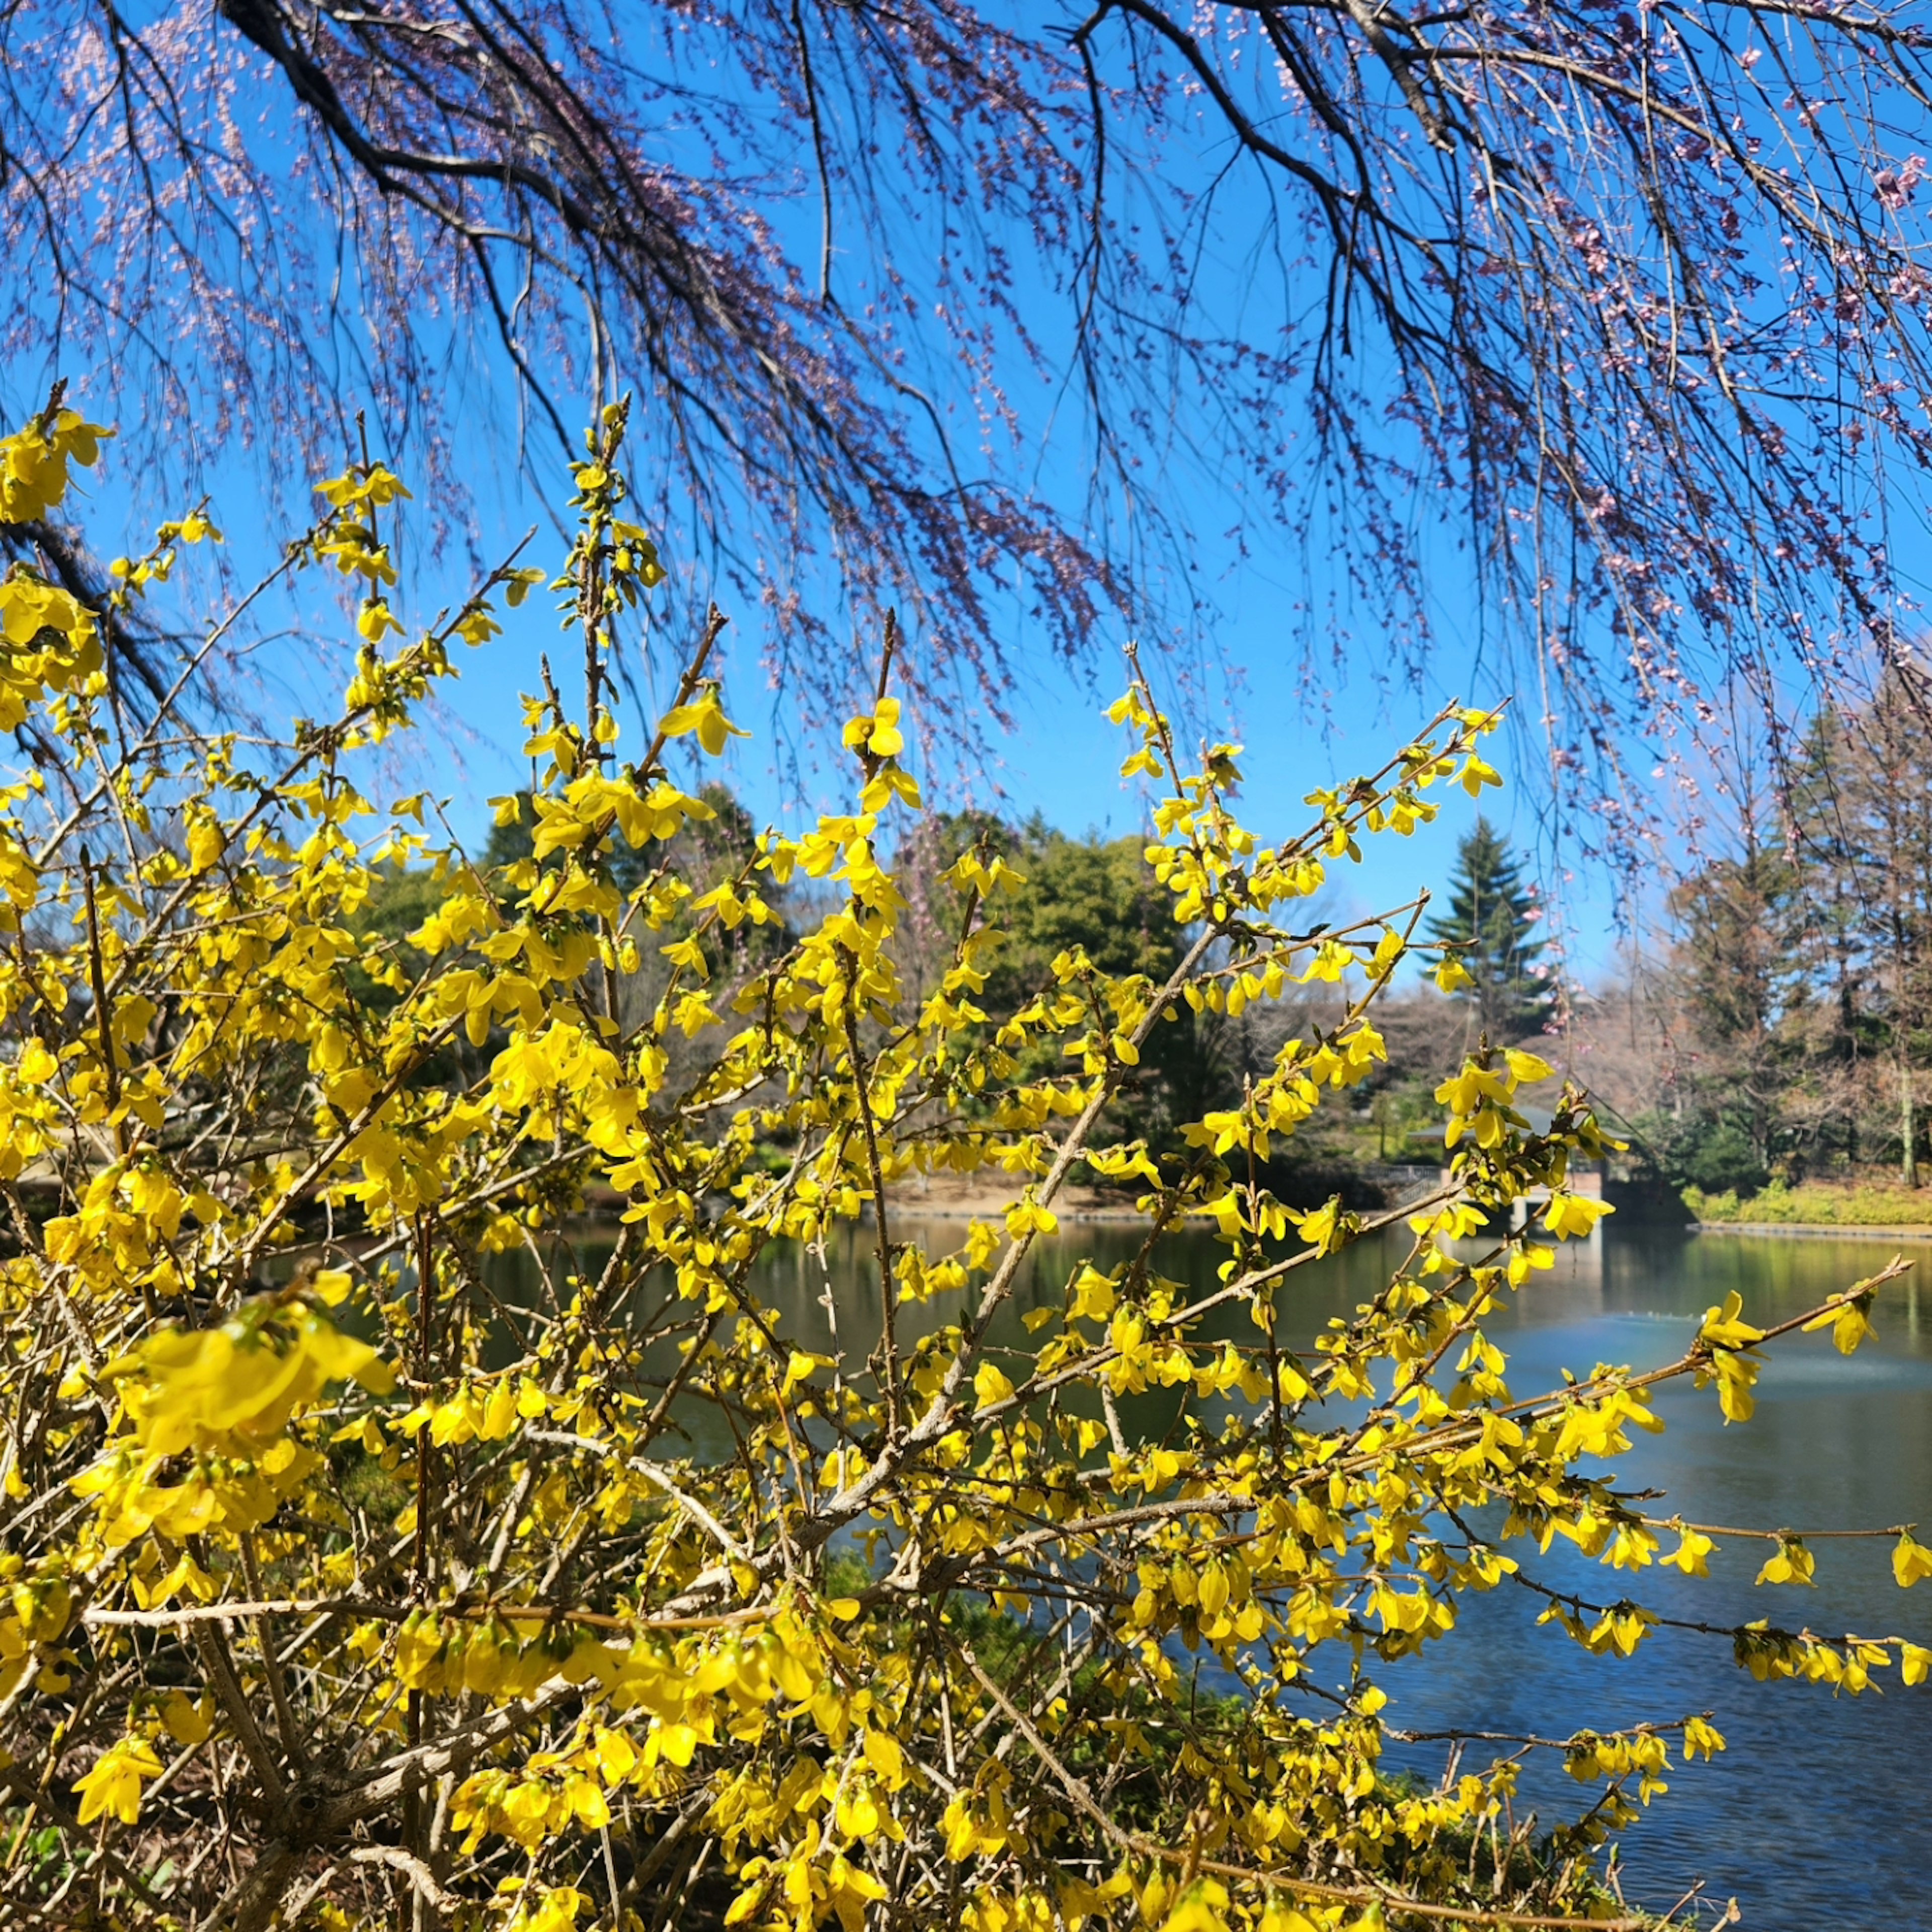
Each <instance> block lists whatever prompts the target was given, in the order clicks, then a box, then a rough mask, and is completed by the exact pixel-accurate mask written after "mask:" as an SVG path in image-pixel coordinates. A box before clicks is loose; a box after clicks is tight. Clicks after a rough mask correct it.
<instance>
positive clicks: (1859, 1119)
mask: <svg viewBox="0 0 1932 1932" xmlns="http://www.w3.org/2000/svg"><path fill="white" fill-rule="evenodd" d="M1928 697H1932V680H1928V679H1927V674H1926V673H1925V672H1924V670H1921V669H1919V668H1917V667H1914V666H1913V665H1912V664H1911V663H1909V661H1901V662H1899V663H1896V664H1894V665H1893V666H1892V667H1891V668H1890V669H1889V670H1888V672H1887V673H1886V674H1885V677H1884V678H1883V679H1882V681H1881V682H1880V683H1879V685H1878V687H1877V688H1876V690H1875V691H1874V692H1873V694H1871V695H1870V697H1869V698H1868V699H1867V700H1865V701H1864V702H1863V703H1859V704H1856V705H1844V706H1831V707H1828V708H1826V709H1823V710H1822V711H1821V712H1820V714H1819V715H1817V718H1815V719H1814V721H1813V722H1812V723H1811V726H1810V727H1809V728H1808V731H1807V732H1806V733H1805V736H1804V738H1803V740H1802V744H1801V745H1799V748H1797V750H1796V752H1795V754H1793V756H1791V757H1790V759H1789V760H1787V767H1788V775H1787V778H1785V781H1784V785H1783V787H1782V796H1780V795H1778V793H1777V792H1775V791H1768V792H1766V793H1753V792H1752V791H1751V790H1749V789H1748V788H1744V789H1740V790H1737V791H1736V792H1734V793H1733V805H1734V806H1735V818H1734V823H1733V825H1732V826H1731V827H1730V833H1729V836H1728V838H1727V840H1726V841H1724V846H1723V847H1722V848H1721V849H1719V850H1715V851H1714V852H1712V853H1711V854H1710V856H1708V857H1707V858H1706V859H1705V862H1703V864H1702V865H1700V867H1699V868H1697V870H1696V871H1694V872H1693V873H1692V874H1691V875H1690V876H1688V877H1686V878H1685V879H1684V880H1682V883H1679V885H1678V886H1676V888H1675V889H1673V891H1672V892H1671V893H1670V897H1669V901H1668V911H1669V913H1670V920H1671V929H1672V938H1671V942H1670V945H1669V947H1668V948H1667V950H1665V952H1664V954H1663V955H1662V956H1661V958H1655V959H1634V960H1633V962H1632V963H1631V971H1630V972H1629V973H1628V975H1627V976H1626V978H1625V982H1624V983H1622V984H1621V985H1619V986H1617V987H1616V988H1614V989H1611V991H1610V992H1609V994H1608V995H1607V997H1606V998H1605V999H1604V1001H1602V1002H1601V1003H1600V1004H1599V1005H1598V1008H1597V1010H1595V1013H1592V1015H1591V1016H1589V1019H1588V1020H1587V1021H1586V1024H1585V1031H1586V1033H1587V1034H1589V1036H1590V1037H1591V1038H1592V1040H1593V1041H1594V1042H1595V1043H1596V1045H1597V1047H1598V1058H1599V1060H1600V1061H1601V1064H1600V1065H1599V1066H1598V1067H1596V1068H1595V1069H1591V1068H1589V1067H1586V1069H1585V1072H1586V1075H1587V1076H1588V1077H1589V1078H1590V1079H1592V1082H1594V1083H1595V1084H1596V1085H1598V1086H1599V1087H1600V1088H1601V1089H1603V1090H1604V1091H1607V1092H1609V1093H1611V1094H1613V1096H1614V1097H1615V1098H1616V1100H1617V1102H1618V1103H1619V1105H1620V1106H1622V1108H1623V1109H1624V1110H1625V1113H1626V1115H1627V1117H1628V1118H1629V1120H1630V1121H1631V1126H1632V1127H1633V1128H1634V1130H1635V1131H1636V1133H1637V1136H1638V1139H1639V1143H1640V1151H1641V1152H1642V1154H1643V1156H1644V1157H1646V1159H1648V1160H1649V1161H1650V1162H1651V1163H1652V1164H1653V1165H1654V1166H1656V1167H1657V1168H1658V1170H1659V1171H1660V1172H1662V1173H1664V1175H1666V1176H1667V1178H1670V1179H1672V1180H1673V1181H1677V1182H1679V1183H1680V1184H1685V1183H1688V1184H1694V1185H1696V1186H1698V1187H1703V1188H1705V1189H1707V1190H1720V1189H1726V1188H1736V1189H1739V1190H1750V1189H1753V1188H1756V1187H1761V1186H1763V1184H1765V1183H1766V1181H1769V1180H1771V1179H1772V1178H1774V1177H1775V1178H1781V1179H1784V1180H1788V1181H1801V1180H1805V1179H1815V1178H1829V1177H1830V1176H1832V1175H1844V1174H1849V1173H1852V1172H1858V1171H1859V1170H1868V1169H1875V1168H1880V1167H1885V1168H1889V1169H1891V1170H1892V1171H1893V1172H1895V1173H1896V1174H1897V1176H1898V1178H1900V1180H1901V1181H1903V1183H1904V1184H1906V1186H1908V1187H1916V1186H1918V1184H1919V1181H1920V1179H1921V1175H1922V1174H1923V1172H1924V1166H1925V1162H1926V1160H1927V1119H1926V1106H1925V1095H1926V1093H1927V1084H1928V1083H1927V1076H1928V1070H1932V768H1928V763H1927V757H1926V753H1925V748H1924V745H1925V739H1924V715H1925V712H1924V706H1925V704H1926V703H1927V698H1928ZM1646 1042H1650V1043H1652V1044H1651V1045H1649V1046H1646V1045H1645V1044H1644V1043H1646Z"/></svg>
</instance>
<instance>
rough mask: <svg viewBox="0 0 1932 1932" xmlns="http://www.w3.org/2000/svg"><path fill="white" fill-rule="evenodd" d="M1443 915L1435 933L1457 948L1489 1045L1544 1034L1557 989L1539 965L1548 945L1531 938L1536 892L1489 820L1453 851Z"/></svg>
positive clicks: (1432, 922) (1473, 1009)
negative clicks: (1542, 1032)
mask: <svg viewBox="0 0 1932 1932" xmlns="http://www.w3.org/2000/svg"><path fill="white" fill-rule="evenodd" d="M1449 891H1450V897H1449V906H1448V911H1447V912H1446V913H1444V914H1442V916H1440V917H1439V918H1436V919H1432V920H1430V924H1429V932H1430V937H1431V938H1433V939H1436V940H1440V941H1445V942H1446V943H1447V944H1450V945H1451V946H1454V947H1456V948H1457V955H1458V956H1459V957H1460V959H1461V960H1462V962H1463V967H1464V969H1465V970H1466V971H1467V972H1468V974H1469V977H1470V979H1471V980H1472V981H1474V982H1475V984H1474V985H1473V986H1472V987H1471V988H1469V989H1468V990H1467V992H1466V994H1465V995H1464V998H1466V1000H1467V1001H1468V1002H1469V1006H1470V1008H1471V1016H1472V1019H1474V1020H1475V1022H1476V1024H1477V1025H1478V1026H1480V1027H1481V1029H1482V1030H1483V1031H1484V1032H1485V1033H1487V1034H1488V1035H1489V1036H1490V1038H1491V1040H1520V1039H1521V1038H1522V1037H1523V1036H1524V1035H1525V1034H1533V1033H1540V1032H1541V1031H1542V1030H1543V1028H1544V1027H1545V1026H1546V1025H1548V1023H1549V1020H1550V1014H1551V1013H1552V1012H1553V1010H1554V1009H1555V1007H1556V988H1555V986H1553V984H1552V983H1551V982H1550V980H1548V979H1547V977H1544V974H1543V972H1542V971H1540V970H1539V968H1538V960H1539V959H1540V958H1541V955H1542V953H1543V952H1544V949H1545V947H1546V945H1547V941H1544V940H1541V939H1538V938H1535V936H1534V929H1535V924H1536V921H1537V917H1538V912H1537V905H1536V895H1535V888H1534V887H1533V886H1527V885H1526V884H1525V883H1523V862H1522V861H1521V860H1520V859H1517V858H1515V857H1514V856H1511V852H1510V849H1509V845H1508V841H1506V840H1505V838H1503V836H1502V834H1501V833H1500V832H1498V831H1497V830H1496V827H1495V826H1493V825H1492V824H1491V823H1490V821H1489V820H1487V818H1478V820H1476V823H1475V829H1474V830H1472V832H1469V834H1468V835H1467V836H1466V838H1464V839H1463V841H1462V843H1461V844H1460V845H1459V846H1458V847H1457V850H1456V871H1455V874H1454V877H1452V878H1451V880H1450V882H1449Z"/></svg>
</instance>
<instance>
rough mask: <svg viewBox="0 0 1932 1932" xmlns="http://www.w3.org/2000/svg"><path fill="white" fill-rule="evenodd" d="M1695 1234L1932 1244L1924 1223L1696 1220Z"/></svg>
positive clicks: (1931, 1230) (1931, 1232)
mask: <svg viewBox="0 0 1932 1932" xmlns="http://www.w3.org/2000/svg"><path fill="white" fill-rule="evenodd" d="M1691 1232H1692V1233H1693V1234H1697V1235H1793V1236H1794V1237H1795V1238H1796V1239H1798V1240H1799V1241H1932V1225H1928V1224H1927V1223H1924V1222H1916V1223H1910V1224H1909V1225H1908V1224H1900V1225H1897V1226H1893V1225H1888V1224H1884V1223H1881V1224H1879V1225H1878V1226H1873V1227H1861V1226H1859V1225H1858V1223H1855V1222H1844V1221H1693V1222H1692V1223H1691Z"/></svg>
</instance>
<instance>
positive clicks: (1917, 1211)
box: [1684, 1181, 1932, 1228]
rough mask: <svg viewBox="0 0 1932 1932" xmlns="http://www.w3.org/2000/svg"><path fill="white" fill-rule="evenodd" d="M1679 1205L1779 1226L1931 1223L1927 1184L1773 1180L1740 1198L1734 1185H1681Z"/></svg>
mask: <svg viewBox="0 0 1932 1932" xmlns="http://www.w3.org/2000/svg"><path fill="white" fill-rule="evenodd" d="M1684 1205H1685V1206H1686V1207H1687V1208H1689V1209H1690V1210H1691V1213H1692V1214H1694V1215H1695V1216H1696V1217H1697V1219H1698V1220H1700V1221H1715V1222H1726V1221H1732V1222H1741V1221H1758V1222H1769V1223H1773V1224H1775V1225H1777V1226H1791V1227H1799V1226H1813V1227H1826V1228H1834V1227H1835V1228H1899V1227H1924V1226H1932V1189H1928V1188H1910V1187H1882V1186H1879V1185H1877V1184H1874V1183H1872V1182H1870V1181H1860V1182H1856V1183H1853V1184H1849V1185H1846V1184H1842V1183H1841V1184H1834V1183H1832V1182H1829V1181H1805V1182H1802V1183H1801V1184H1799V1186H1798V1187H1786V1186H1784V1184H1783V1183H1782V1182H1780V1181H1773V1182H1772V1184H1771V1185H1770V1186H1769V1187H1767V1188H1766V1189H1764V1190H1763V1191H1762V1192H1761V1193H1757V1194H1753V1195H1748V1196H1745V1198H1744V1199H1742V1200H1740V1199H1739V1197H1738V1196H1737V1194H1736V1191H1735V1190H1729V1189H1727V1190H1726V1191H1725V1192H1724V1193H1722V1194H1706V1193H1704V1192H1703V1190H1701V1189H1699V1188H1696V1187H1687V1188H1685V1190H1684Z"/></svg>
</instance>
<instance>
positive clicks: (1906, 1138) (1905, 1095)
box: [1898, 1066, 1918, 1187]
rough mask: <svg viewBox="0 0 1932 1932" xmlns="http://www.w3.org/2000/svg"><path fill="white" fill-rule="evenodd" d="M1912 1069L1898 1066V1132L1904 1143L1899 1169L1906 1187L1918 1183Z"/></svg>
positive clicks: (1916, 1121) (1916, 1115)
mask: <svg viewBox="0 0 1932 1932" xmlns="http://www.w3.org/2000/svg"><path fill="white" fill-rule="evenodd" d="M1914 1099H1915V1096H1914V1095H1913V1093H1912V1069H1911V1068H1910V1067H1903V1066H1902V1067H1900V1068H1899V1070H1898V1132H1899V1138H1900V1140H1901V1141H1902V1142H1903V1144H1904V1159H1903V1162H1902V1163H1900V1171H1901V1172H1902V1174H1903V1178H1904V1181H1905V1184H1906V1187H1917V1186H1918V1114H1917V1112H1916V1110H1915V1107H1914V1106H1913V1101H1914Z"/></svg>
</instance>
